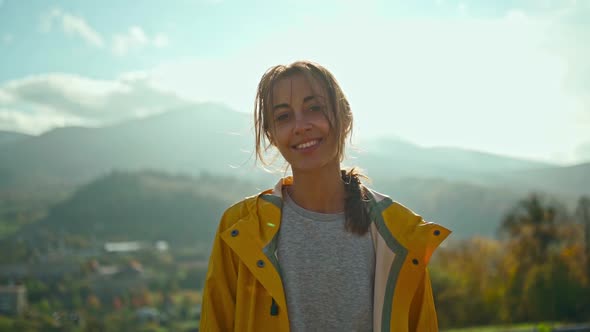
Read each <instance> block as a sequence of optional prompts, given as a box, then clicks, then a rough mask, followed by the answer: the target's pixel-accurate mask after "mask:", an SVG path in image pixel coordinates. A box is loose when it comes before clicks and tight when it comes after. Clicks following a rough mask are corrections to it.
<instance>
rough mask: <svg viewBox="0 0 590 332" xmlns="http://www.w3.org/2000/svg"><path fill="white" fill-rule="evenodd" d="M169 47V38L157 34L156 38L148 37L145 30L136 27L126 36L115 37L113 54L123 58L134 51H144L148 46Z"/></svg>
mask: <svg viewBox="0 0 590 332" xmlns="http://www.w3.org/2000/svg"><path fill="white" fill-rule="evenodd" d="M167 45H168V37H167V36H166V35H164V34H162V33H157V34H156V35H155V36H154V37H150V36H148V35H147V34H146V33H145V32H144V31H143V29H141V28H140V27H137V26H134V27H131V28H129V30H128V31H127V32H126V33H124V34H117V35H115V36H114V37H113V44H112V50H113V54H115V55H118V56H123V55H126V54H128V53H129V52H131V51H133V50H138V49H142V48H144V47H147V46H153V47H157V48H162V47H165V46H167Z"/></svg>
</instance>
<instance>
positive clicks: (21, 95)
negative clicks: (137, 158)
mask: <svg viewBox="0 0 590 332" xmlns="http://www.w3.org/2000/svg"><path fill="white" fill-rule="evenodd" d="M183 104H185V101H184V100H183V99H181V98H180V97H178V96H176V95H175V94H174V93H171V92H166V91H161V90H158V89H157V88H155V87H154V85H153V84H152V82H151V81H150V78H149V77H148V76H147V75H138V74H135V75H123V76H121V77H120V78H118V79H115V80H110V81H107V80H95V79H90V78H86V77H81V76H77V75H69V74H47V75H39V76H31V77H27V78H23V79H18V80H13V81H9V82H7V83H5V84H4V85H2V86H0V109H1V110H2V113H1V114H2V115H1V116H0V128H3V129H7V130H17V131H26V132H28V133H39V132H41V131H44V130H47V129H49V128H52V127H55V126H63V125H71V124H84V125H96V126H100V125H105V124H111V123H116V122H120V121H122V120H127V119H132V118H139V117H144V116H147V115H151V114H155V113H159V112H162V111H165V110H168V109H170V108H174V107H177V106H180V105H183ZM36 119H37V120H38V124H35V121H36Z"/></svg>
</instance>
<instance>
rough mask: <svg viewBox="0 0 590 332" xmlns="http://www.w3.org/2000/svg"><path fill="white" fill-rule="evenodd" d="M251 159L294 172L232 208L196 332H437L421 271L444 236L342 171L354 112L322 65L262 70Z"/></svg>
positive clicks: (222, 229) (220, 235) (218, 244)
mask: <svg viewBox="0 0 590 332" xmlns="http://www.w3.org/2000/svg"><path fill="white" fill-rule="evenodd" d="M254 116H255V129H256V152H257V157H258V158H259V159H260V160H261V161H263V154H264V152H265V151H266V150H267V149H268V148H270V147H275V148H276V149H278V151H279V152H280V154H281V155H282V156H283V158H284V159H285V160H286V161H287V163H288V164H289V165H290V167H291V169H292V173H293V175H292V176H289V177H286V178H283V179H281V180H280V181H279V182H278V184H277V185H276V187H275V188H274V189H271V190H267V191H264V192H262V193H260V194H258V195H256V196H253V197H249V198H246V199H244V200H243V201H241V202H239V203H237V204H236V205H234V206H232V207H230V208H229V209H228V210H227V211H226V212H225V214H224V215H223V218H222V219H221V223H220V225H219V229H218V233H217V236H216V238H215V241H214V244H213V249H212V253H211V259H210V261H209V270H208V273H207V278H206V284H205V288H204V292H203V304H202V313H201V331H232V330H236V331H290V330H293V331H437V330H438V327H437V320H436V312H435V308H434V303H433V296H432V288H431V285H430V279H429V276H428V271H427V269H426V265H427V263H428V260H429V259H430V257H431V255H432V252H433V251H434V250H435V248H436V247H437V246H438V245H439V244H440V243H441V242H442V241H443V240H444V239H445V238H446V237H447V236H448V235H449V234H450V231H449V230H447V229H445V228H444V227H441V226H439V225H436V224H433V223H427V222H425V221H423V219H422V218H421V217H420V216H418V215H416V214H414V213H413V212H412V211H410V210H409V209H407V208H405V207H404V206H402V205H400V204H398V203H396V202H393V201H392V200H391V199H390V198H389V197H387V196H384V195H382V194H379V193H377V192H375V191H372V190H370V189H368V188H366V187H365V186H364V185H363V184H362V183H361V181H360V180H359V174H357V173H356V172H355V171H354V169H353V170H350V171H343V170H341V166H340V163H341V162H342V160H343V156H344V146H345V141H346V139H347V137H349V135H350V133H351V130H352V113H351V110H350V106H349V104H348V101H347V100H346V97H345V96H344V93H343V92H342V90H341V89H340V86H339V85H338V83H337V82H336V80H335V78H334V77H333V75H332V74H331V73H330V72H329V71H328V70H326V69H325V68H324V67H322V66H320V65H318V64H315V63H312V62H307V61H300V62H295V63H293V64H290V65H288V66H283V65H279V66H275V67H272V68H270V69H269V70H268V71H267V72H266V73H265V74H264V75H263V77H262V79H261V81H260V83H259V85H258V93H257V96H256V108H255V114H254Z"/></svg>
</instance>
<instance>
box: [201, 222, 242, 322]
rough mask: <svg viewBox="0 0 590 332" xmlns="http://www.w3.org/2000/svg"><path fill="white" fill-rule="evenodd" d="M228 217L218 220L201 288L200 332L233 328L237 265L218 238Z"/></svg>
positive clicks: (229, 250) (231, 253)
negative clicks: (203, 285)
mask: <svg viewBox="0 0 590 332" xmlns="http://www.w3.org/2000/svg"><path fill="white" fill-rule="evenodd" d="M227 214H228V213H227V212H226V213H225V214H224V217H223V218H222V219H221V222H220V224H219V229H218V230H217V234H216V235H215V240H214V241H213V248H212V250H211V257H210V258H209V267H208V270H207V276H206V278H205V287H204V289H203V296H202V304H201V322H200V327H199V331H207V332H208V331H232V330H233V328H234V314H235V303H236V283H237V274H238V273H237V272H238V268H237V267H238V262H237V258H236V257H235V254H234V253H233V252H232V250H231V249H230V248H229V247H228V246H227V245H226V244H225V242H224V241H223V240H222V239H221V232H222V231H223V230H225V229H226V226H227V224H228V219H230V218H228V217H227Z"/></svg>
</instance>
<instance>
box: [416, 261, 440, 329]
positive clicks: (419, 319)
mask: <svg viewBox="0 0 590 332" xmlns="http://www.w3.org/2000/svg"><path fill="white" fill-rule="evenodd" d="M409 331H420V332H437V331H438V320H437V317H436V309H435V307H434V296H433V294H432V285H431V282H430V275H429V272H428V269H426V270H424V274H423V276H422V280H421V281H420V284H419V285H418V289H417V290H416V294H415V295H414V299H413V300H412V305H411V307H410V322H409Z"/></svg>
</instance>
